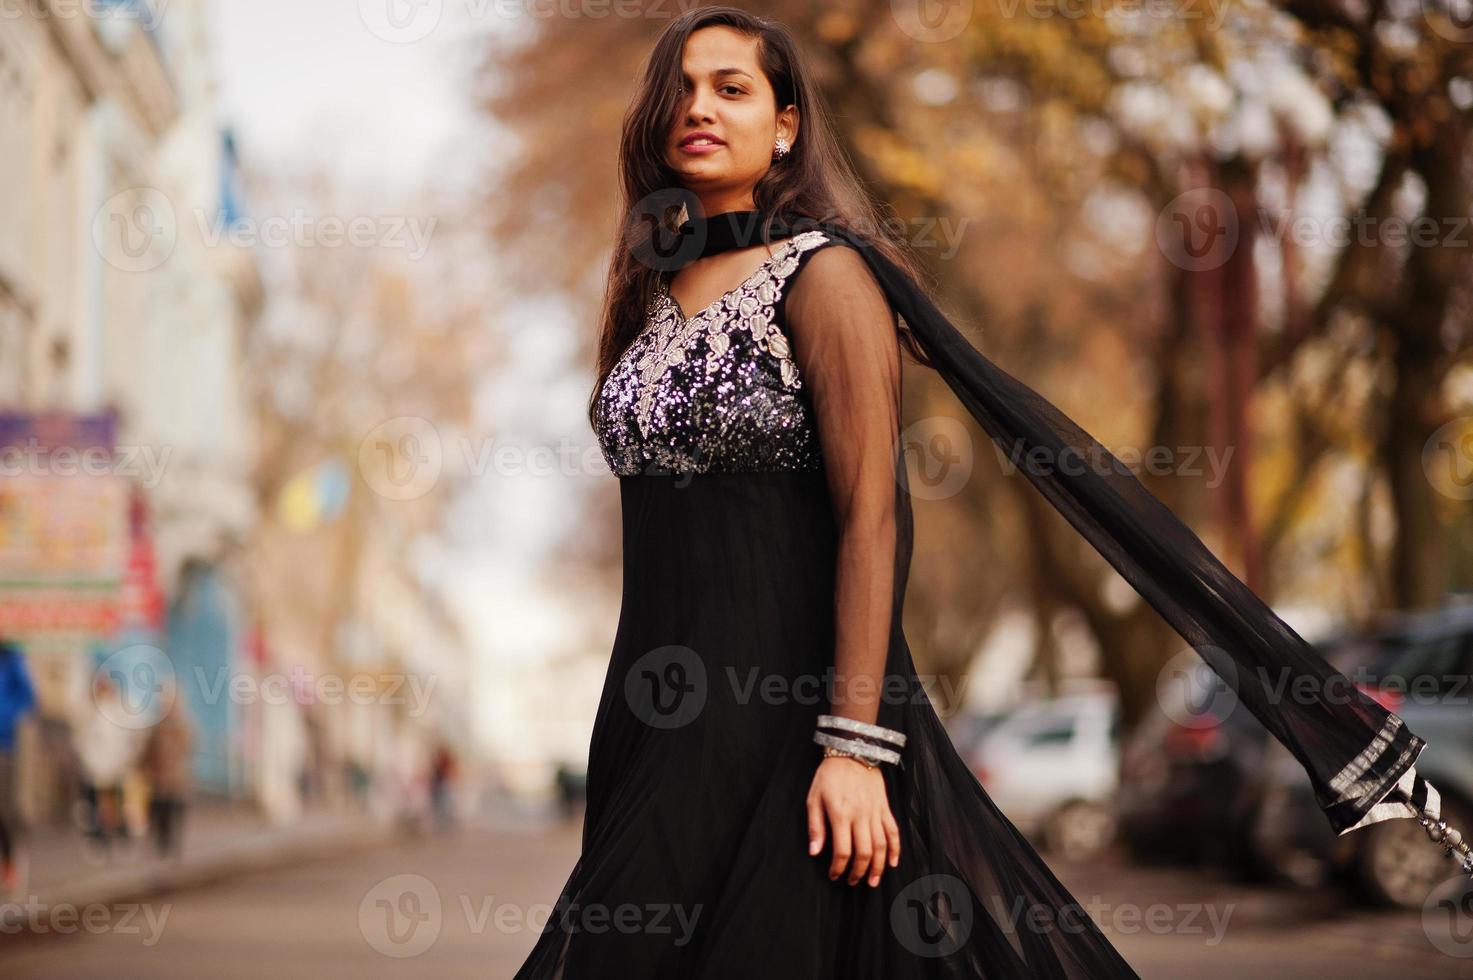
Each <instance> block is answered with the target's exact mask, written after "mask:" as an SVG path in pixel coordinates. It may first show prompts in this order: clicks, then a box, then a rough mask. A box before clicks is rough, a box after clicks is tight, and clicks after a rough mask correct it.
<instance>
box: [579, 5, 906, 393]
mask: <svg viewBox="0 0 1473 980" xmlns="http://www.w3.org/2000/svg"><path fill="white" fill-rule="evenodd" d="M715 26H724V27H730V28H732V29H733V30H736V31H738V32H740V33H742V34H745V35H747V36H748V37H753V38H756V39H757V58H758V63H759V65H760V66H761V69H762V73H763V74H764V75H766V76H767V80H768V82H769V83H771V85H772V89H773V94H774V96H775V98H776V105H777V108H778V110H779V111H781V110H782V109H783V108H785V107H787V106H788V105H795V106H797V108H798V120H799V126H798V135H797V138H796V140H795V141H794V144H793V147H792V149H791V151H790V152H789V153H788V154H787V155H786V156H784V157H783V159H782V161H781V162H779V163H776V164H774V165H773V166H772V167H771V168H769V169H768V171H767V172H766V173H765V174H763V175H762V177H761V179H760V180H758V181H757V186H756V187H755V188H754V189H753V192H752V195H753V202H754V204H755V205H756V207H757V209H758V210H760V211H763V212H765V213H766V214H767V215H768V216H769V217H771V218H772V219H774V220H782V221H784V222H787V223H789V224H791V225H801V224H803V223H805V222H830V223H832V224H835V225H838V226H841V227H844V228H847V229H849V230H850V231H853V232H855V233H856V234H859V235H862V236H863V237H864V239H865V240H866V241H868V242H870V243H871V244H872V245H873V246H874V247H875V248H876V249H877V250H879V251H881V252H883V253H884V254H885V256H886V257H888V258H889V259H890V260H891V261H892V262H894V263H895V264H896V265H898V266H900V267H901V268H902V269H904V270H905V271H906V272H907V273H908V274H909V275H910V276H911V278H913V279H914V280H915V281H916V282H917V284H922V283H923V277H922V275H921V271H920V269H919V267H918V265H917V264H916V262H915V261H914V260H913V259H912V258H911V256H910V254H909V252H908V250H907V248H906V246H905V244H904V242H903V241H902V240H900V239H898V238H896V237H894V236H892V235H891V234H889V233H888V231H887V222H886V221H885V220H883V217H882V215H881V212H880V209H879V208H878V207H877V206H876V205H875V204H874V203H873V202H872V201H871V200H870V199H869V197H868V196H867V195H866V194H865V193H864V190H863V185H862V183H861V181H860V179H859V176H858V174H856V173H855V171H854V167H853V166H852V165H851V164H850V162H849V160H848V158H847V157H846V156H845V155H844V151H843V150H842V148H841V147H840V145H839V141H838V139H837V138H836V137H835V136H834V130H833V126H832V124H831V122H830V119H829V113H828V110H827V108H826V107H825V106H824V104H823V100H822V97H821V96H820V94H819V91H818V88H817V86H816V85H815V84H814V83H813V81H812V78H811V76H810V73H809V71H808V68H807V66H806V64H805V63H804V61H803V59H802V57H801V55H800V54H799V52H798V46H797V44H796V42H795V41H794V39H793V35H792V33H791V32H790V31H789V30H788V29H787V28H786V27H784V26H783V25H782V24H780V23H778V22H777V21H774V20H769V19H767V18H764V17H757V16H754V15H753V14H749V13H747V12H746V11H744V10H738V9H737V8H735V7H701V8H698V9H695V10H690V11H687V12H686V13H684V14H682V15H681V16H679V17H677V18H676V19H675V20H673V21H671V22H670V26H668V27H666V28H665V30H664V31H663V32H662V33H661V34H660V37H659V39H658V40H657V41H656V42H655V46H654V50H652V51H651V52H650V56H649V59H648V60H647V61H646V63H645V68H644V76H643V78H642V79H641V80H640V83H639V88H638V91H637V92H636V93H635V95H634V98H633V100H632V101H631V102H630V104H629V108H628V110H627V111H626V112H625V114H624V123H623V129H622V132H621V134H620V138H619V182H620V192H621V197H620V204H619V235H618V238H617V239H616V241H615V242H614V254H613V258H612V260H611V261H610V264H609V277H608V282H607V285H606V287H605V292H604V304H603V311H602V315H601V316H600V323H599V336H598V361H597V365H598V380H597V381H596V382H595V384H594V386H593V394H592V396H591V397H590V398H589V402H588V415H589V419H590V420H592V419H593V417H594V409H595V406H596V405H597V401H598V393H599V390H600V389H601V388H602V387H603V383H604V379H605V378H606V377H608V374H609V371H610V370H611V369H612V368H613V366H614V364H615V363H616V362H617V361H618V360H619V356H620V355H621V354H623V353H624V351H625V350H626V349H627V348H628V347H629V345H630V344H631V343H633V341H634V338H635V337H636V336H638V334H639V331H640V329H641V327H642V326H643V322H644V315H645V312H646V309H647V306H648V304H649V302H650V300H651V299H652V298H653V296H654V292H655V289H656V287H657V285H658V277H659V276H660V275H661V270H659V269H657V268H655V267H654V266H653V265H651V263H649V262H646V261H642V260H641V259H640V257H639V256H640V255H641V254H648V252H646V251H644V250H645V249H647V248H648V247H649V245H650V241H651V238H652V237H653V235H654V234H656V233H658V228H663V229H664V230H665V232H666V233H668V234H671V235H673V234H674V232H675V230H676V229H677V228H678V227H679V222H680V220H681V219H682V216H683V214H684V211H685V207H686V205H683V204H682V203H681V202H682V200H686V201H688V199H689V198H690V197H691V195H689V194H688V193H685V194H681V193H679V192H678V188H679V187H680V184H679V178H678V176H677V175H676V174H675V172H674V171H673V170H672V169H671V168H670V167H669V165H668V164H667V163H666V162H665V147H666V144H667V142H668V139H669V134H670V129H671V126H672V124H673V121H674V116H675V113H676V112H677V111H679V107H680V103H681V94H680V89H681V86H682V67H683V55H684V52H685V43H686V40H687V39H688V38H689V37H690V36H691V34H693V33H695V32H696V31H698V30H700V29H701V28H703V27H715ZM652 212H653V213H652ZM652 218H653V219H654V223H655V224H656V225H658V228H655V227H652V222H651V219H652ZM769 231H770V229H769V228H767V227H764V228H763V229H762V232H763V234H762V239H763V241H764V242H768V243H770V241H771V236H770V234H769ZM900 340H901V344H902V346H903V348H904V349H905V350H906V351H908V352H909V353H910V355H911V357H912V358H913V359H915V360H916V361H917V362H918V363H921V364H929V363H930V362H929V360H928V359H927V357H926V354H925V352H924V350H923V349H922V348H921V346H920V344H919V343H917V342H916V340H915V338H914V337H913V336H911V334H910V331H909V329H908V328H906V327H904V326H902V327H901V328H900Z"/></svg>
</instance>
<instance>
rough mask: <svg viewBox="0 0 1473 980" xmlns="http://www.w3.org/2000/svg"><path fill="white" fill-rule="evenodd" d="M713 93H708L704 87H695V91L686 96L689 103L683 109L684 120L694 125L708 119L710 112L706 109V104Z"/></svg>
mask: <svg viewBox="0 0 1473 980" xmlns="http://www.w3.org/2000/svg"><path fill="white" fill-rule="evenodd" d="M714 94H715V93H714V92H708V91H707V89H706V87H705V86H702V85H697V86H696V87H695V90H694V91H692V92H691V93H690V95H688V96H687V98H688V99H689V100H690V102H689V103H688V104H687V105H686V107H685V118H686V120H687V121H688V122H691V123H696V122H699V121H701V120H705V119H710V118H711V112H710V110H709V109H708V108H707V102H708V101H709V97H710V96H714Z"/></svg>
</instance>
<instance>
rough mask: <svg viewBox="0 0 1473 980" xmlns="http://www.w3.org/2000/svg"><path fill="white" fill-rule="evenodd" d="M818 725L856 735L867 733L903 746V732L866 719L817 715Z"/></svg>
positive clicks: (872, 736)
mask: <svg viewBox="0 0 1473 980" xmlns="http://www.w3.org/2000/svg"><path fill="white" fill-rule="evenodd" d="M818 727H819V728H837V729H839V730H840V731H845V732H853V733H854V734H856V735H868V736H870V737H871V738H878V739H880V740H881V741H885V742H889V743H891V744H892V745H895V746H898V747H900V748H905V733H904V732H897V731H896V730H895V729H893V728H884V727H882V726H880V725H871V724H870V723H869V722H867V721H858V720H856V719H854V718H845V717H844V716H843V715H819V716H818Z"/></svg>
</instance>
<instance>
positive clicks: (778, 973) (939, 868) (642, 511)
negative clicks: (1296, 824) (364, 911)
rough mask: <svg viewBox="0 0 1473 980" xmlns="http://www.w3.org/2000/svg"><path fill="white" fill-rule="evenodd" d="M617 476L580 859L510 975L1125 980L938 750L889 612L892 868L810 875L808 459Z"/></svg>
mask: <svg viewBox="0 0 1473 980" xmlns="http://www.w3.org/2000/svg"><path fill="white" fill-rule="evenodd" d="M620 493H621V498H622V508H623V518H622V521H623V539H624V557H623V568H624V577H623V600H622V608H621V612H620V618H619V624H618V629H617V632H616V636H615V639H614V644H613V652H612V659H611V661H610V664H609V671H608V676H607V679H606V681H605V685H604V689H603V696H602V700H601V703H600V705H599V709H598V714H597V718H596V720H595V723H594V729H593V735H592V743H591V749H590V757H589V770H588V803H587V811H586V816H585V822H584V827H583V840H582V844H583V847H582V855H581V857H580V858H579V860H578V861H577V863H576V865H575V866H574V868H573V871H572V874H571V876H570V877H569V878H568V881H567V884H566V885H565V887H564V888H563V891H562V893H561V894H560V895H559V896H558V898H557V899H556V901H555V903H554V906H553V912H552V915H551V916H550V918H549V920H548V922H547V925H546V927H545V929H544V930H543V932H542V933H541V935H540V936H539V937H538V940H537V943H536V946H535V948H534V949H533V951H532V953H531V955H530V956H529V958H528V959H527V961H526V963H525V964H524V965H523V966H522V968H521V969H520V970H519V971H518V973H517V974H516V976H517V978H518V980H532V978H543V980H594V978H597V980H615V978H617V980H635V978H639V980H656V978H660V980H663V978H670V980H717V978H722V980H725V978H733V980H734V978H743V980H747V978H756V977H774V978H783V980H912V978H916V980H918V978H923V977H924V978H957V977H968V978H972V977H986V978H994V980H1002V978H1008V980H1012V978H1017V980H1023V978H1028V980H1041V978H1069V980H1074V978H1091V980H1100V978H1114V977H1136V976H1137V974H1136V973H1135V972H1134V971H1133V970H1132V969H1131V968H1130V966H1129V965H1128V964H1127V963H1126V962H1125V961H1124V959H1122V958H1121V956H1120V954H1119V953H1118V952H1117V951H1116V950H1115V949H1114V948H1113V947H1112V946H1111V945H1110V943H1109V942H1108V940H1107V939H1106V938H1105V937H1104V935H1103V934H1102V933H1101V932H1100V931H1099V929H1098V928H1097V926H1096V925H1095V923H1094V922H1093V921H1092V920H1091V919H1090V918H1089V917H1088V915H1087V913H1086V911H1085V909H1084V908H1083V907H1082V906H1081V904H1080V903H1078V902H1077V901H1076V900H1075V899H1074V898H1073V896H1071V895H1070V894H1069V892H1068V891H1067V890H1066V889H1065V888H1064V886H1063V885H1062V884H1061V883H1060V882H1059V880H1058V879H1057V878H1056V877H1055V876H1054V875H1053V873H1052V872H1051V871H1050V870H1049V869H1048V867H1047V866H1046V865H1045V864H1044V862H1043V861H1042V859H1041V858H1040V857H1039V856H1038V854H1037V853H1036V852H1035V851H1034V849H1033V848H1032V847H1031V846H1030V845H1029V844H1028V842H1027V841H1026V840H1025V839H1024V838H1023V837H1022V835H1021V834H1020V833H1019V832H1018V831H1017V829H1016V828H1014V826H1013V825H1012V823H1011V822H1009V821H1008V819H1007V818H1006V817H1005V816H1004V815H1003V814H1002V812H1001V811H999V810H998V809H997V808H996V807H995V806H994V805H993V803H992V801H991V800H990V799H989V798H988V796H987V794H986V792H984V790H983V788H982V786H981V785H980V783H978V781H977V779H976V777H975V776H974V775H973V774H972V773H971V771H970V770H969V769H968V767H967V766H966V764H965V763H964V761H963V760H962V759H961V757H960V756H959V755H958V753H957V751H956V749H955V747H954V746H953V745H952V743H951V740H950V738H949V736H948V735H947V733H946V730H945V729H944V728H943V726H942V723H941V720H940V718H939V717H938V716H937V713H936V711H935V708H934V707H933V705H932V703H931V701H930V700H929V699H928V698H927V696H926V694H925V691H924V689H923V688H922V687H921V685H920V682H919V680H918V679H917V678H916V675H915V668H914V665H913V662H912V660H911V657H910V652H909V649H908V648H907V646H906V642H905V638H904V635H903V632H902V630H901V627H900V623H899V616H898V615H897V616H896V617H895V619H894V621H893V624H892V628H891V644H890V660H889V663H888V665H887V675H889V676H898V677H901V678H908V680H909V690H908V692H906V693H903V694H902V693H899V692H892V696H891V697H889V698H888V699H887V701H886V703H885V705H884V707H883V708H882V711H881V715H880V722H881V724H885V725H888V726H890V727H895V728H899V729H901V730H902V731H904V732H906V733H907V735H908V742H907V744H906V746H905V749H904V751H903V756H904V766H903V767H900V768H897V767H894V766H885V767H882V772H884V774H885V779H886V788H887V793H888V796H889V800H890V805H891V808H892V810H893V812H894V814H895V817H896V820H897V822H898V823H899V826H900V833H901V840H902V843H901V859H900V864H899V866H898V867H896V868H887V869H886V871H885V873H884V875H883V876H882V878H881V881H880V884H879V886H878V887H874V888H872V887H870V886H869V885H867V884H865V883H864V882H861V883H860V884H858V885H852V886H851V885H849V884H848V883H847V881H846V880H845V878H844V877H842V876H841V877H840V879H839V880H838V881H830V880H829V878H828V874H827V871H828V867H829V862H830V852H829V850H828V847H827V846H826V847H825V849H824V851H823V852H822V853H820V854H819V855H818V856H817V857H811V856H809V854H808V849H807V837H808V835H807V820H806V811H805V799H806V797H807V794H808V789H809V786H810V784H811V782H812V779H813V774H814V771H815V769H816V767H817V765H818V763H819V761H820V758H821V754H822V750H821V749H820V748H819V746H817V745H816V744H814V742H813V741H812V737H813V731H814V723H815V720H816V718H817V716H818V715H820V714H823V713H825V712H826V711H827V709H828V702H827V700H826V697H825V687H824V681H825V678H827V677H828V676H829V672H830V671H831V669H832V667H831V665H832V657H833V646H832V645H833V636H834V632H833V616H834V585H835V573H834V562H835V556H836V547H837V538H838V536H837V531H836V528H835V522H834V516H833V510H832V506H831V504H830V498H829V494H828V490H827V488H826V486H825V483H824V476H823V472H822V471H821V470H817V471H810V472H766V473H706V474H699V475H693V476H692V475H676V476H658V475H655V476H649V475H641V476H632V477H624V478H621V479H620ZM904 496H905V495H902V498H904ZM903 511H904V517H905V518H906V519H907V523H906V525H905V527H904V529H903V530H904V538H903V541H904V543H903V551H904V553H903V555H902V557H901V565H902V571H903V567H904V566H906V565H908V561H909V530H910V529H909V525H908V517H909V505H908V503H905V504H904V505H903ZM901 591H902V592H903V582H902V585H901Z"/></svg>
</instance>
